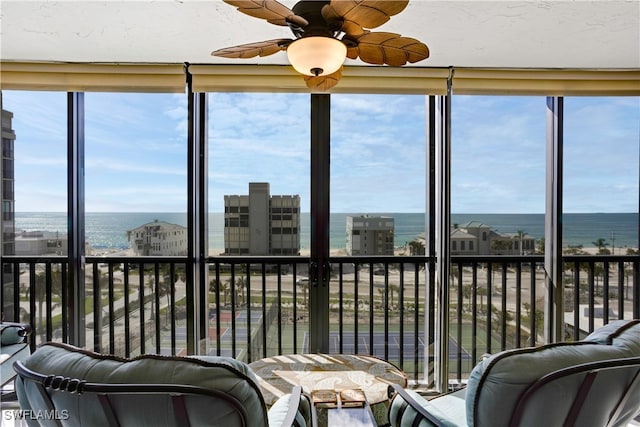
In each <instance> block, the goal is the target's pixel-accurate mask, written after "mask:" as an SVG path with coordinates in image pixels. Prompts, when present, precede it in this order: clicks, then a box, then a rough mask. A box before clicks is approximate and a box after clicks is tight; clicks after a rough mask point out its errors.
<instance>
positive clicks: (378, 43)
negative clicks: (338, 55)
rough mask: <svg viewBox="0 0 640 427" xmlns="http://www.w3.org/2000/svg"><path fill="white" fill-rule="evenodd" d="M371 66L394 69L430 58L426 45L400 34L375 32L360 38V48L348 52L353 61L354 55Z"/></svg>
mask: <svg viewBox="0 0 640 427" xmlns="http://www.w3.org/2000/svg"><path fill="white" fill-rule="evenodd" d="M356 52H357V56H359V57H360V59H361V60H363V61H364V62H368V63H369V64H378V65H382V64H387V65H391V66H394V67H399V66H401V65H405V64H406V63H407V62H411V63H414V62H418V61H422V60H423V59H426V58H428V57H429V48H428V47H427V45H426V44H424V43H422V42H421V41H419V40H416V39H413V38H411V37H402V36H401V35H400V34H394V33H384V32H373V33H367V34H365V35H363V36H362V37H359V38H358V46H357V47H355V48H352V49H349V50H348V51H347V56H348V57H349V58H351V59H355V58H354V57H353V55H354V54H356Z"/></svg>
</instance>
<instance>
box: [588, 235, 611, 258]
mask: <svg viewBox="0 0 640 427" xmlns="http://www.w3.org/2000/svg"><path fill="white" fill-rule="evenodd" d="M591 243H593V245H594V246H595V247H596V248H598V255H609V254H610V253H611V252H610V251H609V249H607V246H609V244H608V243H607V240H606V239H603V238H602V237H600V238H599V239H598V240H596V241H595V242H591Z"/></svg>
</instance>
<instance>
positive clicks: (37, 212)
mask: <svg viewBox="0 0 640 427" xmlns="http://www.w3.org/2000/svg"><path fill="white" fill-rule="evenodd" d="M66 105H67V101H66V94H65V93H59V92H57V93H50V92H23V91H3V92H2V109H3V111H2V232H3V236H2V242H3V247H2V254H3V255H30V256H40V255H66V253H67V220H66V212H67V168H66V164H67V150H66V144H67V129H66V123H67V120H66V111H67V109H66ZM56 268H57V271H58V272H59V267H56ZM23 272H26V270H23ZM12 273H13V270H12V267H10V266H8V265H5V266H3V282H4V289H3V295H2V297H3V312H4V316H5V319H7V320H9V319H19V320H21V321H29V317H28V313H29V311H30V310H29V300H28V298H27V297H28V295H29V292H28V291H27V290H28V289H29V282H28V279H29V278H28V275H27V274H21V275H20V286H19V289H20V290H21V292H20V306H21V308H20V313H17V312H15V311H14V309H15V307H13V304H12V303H11V301H12V299H13V295H14V293H13V284H14V283H13V276H12ZM44 274H45V273H44V271H38V272H37V276H38V277H37V278H36V283H37V286H36V288H35V292H36V294H37V295H36V299H37V302H38V305H37V308H36V310H37V311H38V313H37V314H36V313H34V315H35V316H37V317H36V318H37V319H39V323H38V324H37V325H36V326H38V327H42V326H43V323H42V322H43V314H44V313H43V311H44V308H43V305H42V304H43V303H44V301H45V297H46V296H45V292H44V290H45V289H44V286H41V285H42V284H43V283H44V281H43V280H41V279H42V278H44ZM54 281H56V283H57V286H54V287H53V292H54V293H56V295H54V296H53V298H54V299H55V300H56V301H59V299H60V291H61V286H59V285H60V281H59V275H58V276H57V279H56V278H54ZM22 291H24V292H22ZM57 312H58V313H59V309H58V311H57ZM14 313H15V317H14Z"/></svg>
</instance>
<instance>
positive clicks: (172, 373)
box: [16, 343, 268, 427]
mask: <svg viewBox="0 0 640 427" xmlns="http://www.w3.org/2000/svg"><path fill="white" fill-rule="evenodd" d="M25 365H26V366H27V368H29V369H32V370H34V371H36V372H40V373H43V374H45V375H46V374H55V375H61V376H65V377H70V378H78V379H84V380H87V381H89V382H98V383H110V384H118V383H128V384H181V385H193V386H199V387H203V388H206V389H212V390H218V391H220V392H222V393H224V394H225V395H229V396H232V397H234V398H235V399H237V400H238V401H240V402H241V403H242V406H243V407H244V408H245V409H246V411H247V413H248V414H249V416H250V420H249V424H250V425H251V426H257V427H267V426H268V424H267V423H268V420H267V411H266V406H265V403H264V400H263V398H262V394H261V393H260V390H259V388H258V385H257V382H256V381H255V375H254V374H253V373H252V372H251V370H250V368H249V367H248V366H246V365H245V364H243V363H242V362H239V361H237V360H234V359H231V358H224V357H165V356H156V355H144V356H139V357H137V358H134V359H130V360H127V359H120V358H116V357H113V356H108V355H99V354H96V353H92V352H88V351H84V350H80V349H77V348H75V347H71V346H67V345H64V344H58V343H49V344H45V345H43V346H42V347H40V348H39V349H38V350H36V351H35V352H34V353H33V355H32V356H31V357H30V358H29V359H28V360H27V361H26V362H25ZM29 383H30V382H29V381H27V382H25V383H24V384H23V383H22V382H21V381H18V383H17V386H16V387H17V388H18V390H17V391H18V398H19V400H20V405H21V407H22V409H33V410H39V409H42V408H40V407H37V406H36V407H32V406H31V405H32V403H33V402H35V401H37V399H38V397H37V393H36V390H34V389H33V387H29ZM53 396H54V403H55V406H56V408H65V409H67V410H68V411H69V417H70V420H69V423H70V424H69V425H87V426H92V427H93V426H102V425H107V424H106V419H105V417H104V414H103V412H102V410H101V409H100V405H99V402H98V401H97V398H96V397H95V395H94V394H87V393H85V394H81V395H80V396H78V395H77V394H75V393H54V394H53ZM110 397H111V398H112V403H113V405H114V407H115V412H116V414H117V416H118V418H120V419H121V423H122V424H123V425H135V426H165V425H174V423H173V420H174V419H175V415H174V414H173V409H172V405H171V396H169V395H168V394H167V395H158V396H152V397H149V396H136V395H113V394H112V395H110ZM186 406H187V408H186V409H187V413H188V414H189V418H190V421H191V424H192V425H221V426H225V427H231V426H235V425H239V418H238V417H237V415H236V414H235V413H234V411H233V410H232V407H231V406H230V405H229V404H228V403H226V402H225V401H223V400H222V399H213V398H211V397H208V396H195V397H194V396H190V397H188V398H186Z"/></svg>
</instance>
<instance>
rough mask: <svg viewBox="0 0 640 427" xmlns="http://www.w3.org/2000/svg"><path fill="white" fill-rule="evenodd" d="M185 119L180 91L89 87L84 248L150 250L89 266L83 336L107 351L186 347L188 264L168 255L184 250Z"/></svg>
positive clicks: (101, 251) (93, 252) (184, 252)
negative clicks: (143, 259)
mask: <svg viewBox="0 0 640 427" xmlns="http://www.w3.org/2000/svg"><path fill="white" fill-rule="evenodd" d="M186 117H187V112H186V99H185V96H184V95H173V94H135V93H127V94H123V93H87V94H85V119H86V125H85V135H86V141H85V196H86V197H85V210H86V218H85V223H86V232H85V233H86V240H87V243H88V245H87V251H88V252H89V255H106V254H109V255H123V254H125V255H133V256H148V257H153V258H152V259H153V262H147V263H139V264H138V263H136V264H133V263H122V264H110V265H106V264H102V263H99V262H97V263H91V264H89V265H87V268H86V274H87V280H86V283H87V285H86V288H85V297H86V298H85V300H86V303H85V310H86V312H87V318H86V326H87V328H86V334H87V335H86V340H87V343H93V345H94V347H97V348H98V349H103V350H102V351H109V352H112V353H115V354H119V355H123V354H126V352H127V351H129V352H130V353H131V354H138V353H144V352H154V353H155V352H159V353H162V354H170V353H172V352H173V351H175V352H176V353H180V352H182V351H184V350H185V349H186V334H185V330H186V321H185V314H184V313H185V309H184V306H185V300H186V297H185V295H186V287H187V285H186V281H185V277H186V275H185V268H184V264H180V263H178V264H169V263H168V262H165V261H163V257H167V256H173V257H182V256H186V255H187V236H188V234H187V229H186V225H187V224H186V210H187V129H186ZM125 267H127V268H125ZM172 291H173V292H172ZM98 298H100V300H98ZM172 298H175V300H174V301H172ZM98 309H99V310H100V312H97V310H98ZM127 310H128V311H127ZM172 319H175V322H172ZM110 328H113V337H112V336H110V335H111V331H110ZM97 333H99V335H98V334H97ZM174 334H175V336H176V337H177V338H176V340H175V341H176V342H175V350H174V349H172V346H173V345H174V343H172V337H173V336H174ZM127 341H128V342H129V343H131V345H130V347H129V348H128V349H127V347H126V343H127Z"/></svg>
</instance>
